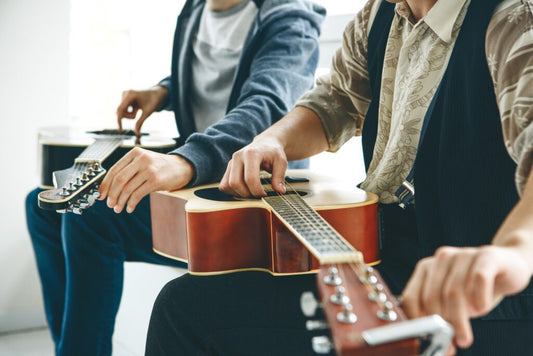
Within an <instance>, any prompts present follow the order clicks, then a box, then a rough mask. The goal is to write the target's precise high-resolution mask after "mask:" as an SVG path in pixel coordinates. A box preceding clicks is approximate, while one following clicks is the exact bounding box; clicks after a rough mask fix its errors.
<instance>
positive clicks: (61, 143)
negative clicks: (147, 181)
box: [38, 126, 176, 189]
mask: <svg viewBox="0 0 533 356" xmlns="http://www.w3.org/2000/svg"><path fill="white" fill-rule="evenodd" d="M111 131H113V130H100V131H84V130H82V129H80V128H75V127H68V126H56V127H43V128H41V129H39V133H38V135H39V139H38V141H39V151H40V152H39V153H40V159H41V182H40V186H41V188H44V189H51V188H53V186H54V184H53V180H52V173H53V172H55V171H60V170H63V169H66V168H68V167H70V166H71V165H72V163H73V162H74V160H75V159H76V158H77V157H78V156H79V155H80V154H81V153H82V151H83V150H84V149H85V148H87V146H89V145H90V144H91V143H92V142H93V141H94V137H95V136H97V135H99V134H101V133H102V132H106V134H107V132H111ZM135 146H139V147H142V148H146V149H149V150H152V151H156V152H160V153H167V152H169V151H171V150H172V149H174V148H175V147H176V141H175V140H174V139H173V138H168V137H167V138H165V137H161V136H157V135H143V136H142V137H141V139H140V142H136V140H135V137H132V138H128V139H125V140H124V141H123V143H122V144H121V145H120V147H118V148H117V149H116V150H115V151H114V152H113V153H112V154H111V155H109V157H107V158H106V159H105V161H104V162H103V163H104V165H105V166H106V167H111V166H112V165H113V164H114V163H115V162H116V161H118V160H119V159H120V158H121V157H122V156H124V155H125V154H126V153H127V152H128V151H129V150H131V149H132V148H133V147H135Z"/></svg>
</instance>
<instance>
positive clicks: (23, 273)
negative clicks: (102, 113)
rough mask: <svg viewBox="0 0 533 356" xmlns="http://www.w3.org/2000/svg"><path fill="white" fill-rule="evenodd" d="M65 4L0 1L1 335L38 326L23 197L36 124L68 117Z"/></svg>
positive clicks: (32, 177)
mask: <svg viewBox="0 0 533 356" xmlns="http://www.w3.org/2000/svg"><path fill="white" fill-rule="evenodd" d="M68 4H69V1H68V0H55V1H40V0H1V1H0V118H1V119H0V120H1V129H0V150H1V152H2V157H3V158H2V167H3V174H2V175H1V176H0V186H1V187H2V190H3V192H2V202H3V203H2V204H0V226H1V228H0V229H1V234H0V332H2V331H6V330H12V329H18V328H24V327H27V326H34V325H43V323H44V316H43V312H42V302H41V294H40V293H41V292H40V287H39V284H38V279H37V273H36V268H35V263H34V261H33V252H32V249H31V246H30V242H29V237H28V233H27V231H26V225H25V217H24V199H25V196H26V193H27V192H28V191H29V190H30V189H31V188H32V187H34V186H36V184H37V183H38V169H37V145H36V128H37V127H38V126H42V125H49V124H64V123H66V122H67V121H68V116H67V110H68V107H67V103H68V75H67V70H68V35H69V18H68V15H69V5H68Z"/></svg>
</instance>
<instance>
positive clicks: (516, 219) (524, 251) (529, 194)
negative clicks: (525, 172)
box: [493, 170, 533, 274]
mask: <svg viewBox="0 0 533 356" xmlns="http://www.w3.org/2000/svg"><path fill="white" fill-rule="evenodd" d="M493 245H496V246H502V247H514V248H517V249H518V251H519V252H520V254H521V255H522V256H523V257H524V259H525V261H527V263H528V265H529V271H530V274H533V258H532V256H533V170H531V171H530V173H529V177H528V179H527V182H526V184H525V186H524V190H523V193H522V197H521V199H520V201H519V202H518V203H517V204H516V206H515V207H514V208H513V210H511V212H510V213H509V215H508V216H507V218H506V219H505V221H504V223H503V224H502V226H501V227H500V229H499V231H498V233H497V234H496V236H495V237H494V240H493Z"/></svg>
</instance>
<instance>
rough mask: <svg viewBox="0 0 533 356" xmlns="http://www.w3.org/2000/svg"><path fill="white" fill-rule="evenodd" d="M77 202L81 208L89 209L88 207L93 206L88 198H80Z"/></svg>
mask: <svg viewBox="0 0 533 356" xmlns="http://www.w3.org/2000/svg"><path fill="white" fill-rule="evenodd" d="M76 203H78V206H79V207H80V208H81V209H87V208H88V207H90V206H91V204H89V201H88V200H86V199H78V200H77V201H76Z"/></svg>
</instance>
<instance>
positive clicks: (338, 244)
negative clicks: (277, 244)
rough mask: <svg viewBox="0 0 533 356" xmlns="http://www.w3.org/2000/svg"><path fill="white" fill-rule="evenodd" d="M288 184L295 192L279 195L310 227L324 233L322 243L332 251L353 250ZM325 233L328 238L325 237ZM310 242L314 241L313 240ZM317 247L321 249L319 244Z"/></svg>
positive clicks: (319, 233) (320, 233) (321, 233)
mask: <svg viewBox="0 0 533 356" xmlns="http://www.w3.org/2000/svg"><path fill="white" fill-rule="evenodd" d="M288 186H289V188H290V189H291V190H292V191H293V192H294V194H292V195H281V196H280V195H279V194H278V196H280V197H281V199H282V200H284V201H285V202H286V203H287V205H288V206H289V207H290V208H292V210H293V211H294V212H296V213H297V214H298V215H300V217H302V218H303V220H304V223H307V227H308V228H309V227H310V228H311V229H313V230H314V231H315V232H318V236H320V235H322V240H321V243H322V245H323V246H325V247H326V248H329V249H330V251H332V252H336V251H335V249H337V250H341V251H337V252H346V250H348V251H350V252H352V251H351V250H352V249H351V247H350V246H347V245H346V243H345V242H344V241H342V239H340V238H339V235H338V233H337V232H336V231H335V230H334V229H333V228H332V227H331V226H330V225H329V224H328V223H327V222H326V221H325V220H324V219H323V218H322V217H321V216H320V215H319V214H318V213H317V212H316V211H315V210H314V209H313V208H311V207H310V206H309V205H308V204H307V203H306V202H305V201H304V200H303V199H302V198H301V197H300V195H299V194H298V193H297V192H296V190H295V189H294V188H293V187H292V186H291V185H290V184H288ZM290 198H293V199H290ZM304 213H307V214H308V215H305V214H304ZM304 229H305V227H304ZM324 235H325V237H326V238H324ZM309 242H310V243H312V241H309ZM317 249H318V250H320V248H319V247H318V246H317ZM321 252H323V253H325V252H326V251H324V250H323V251H321Z"/></svg>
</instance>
